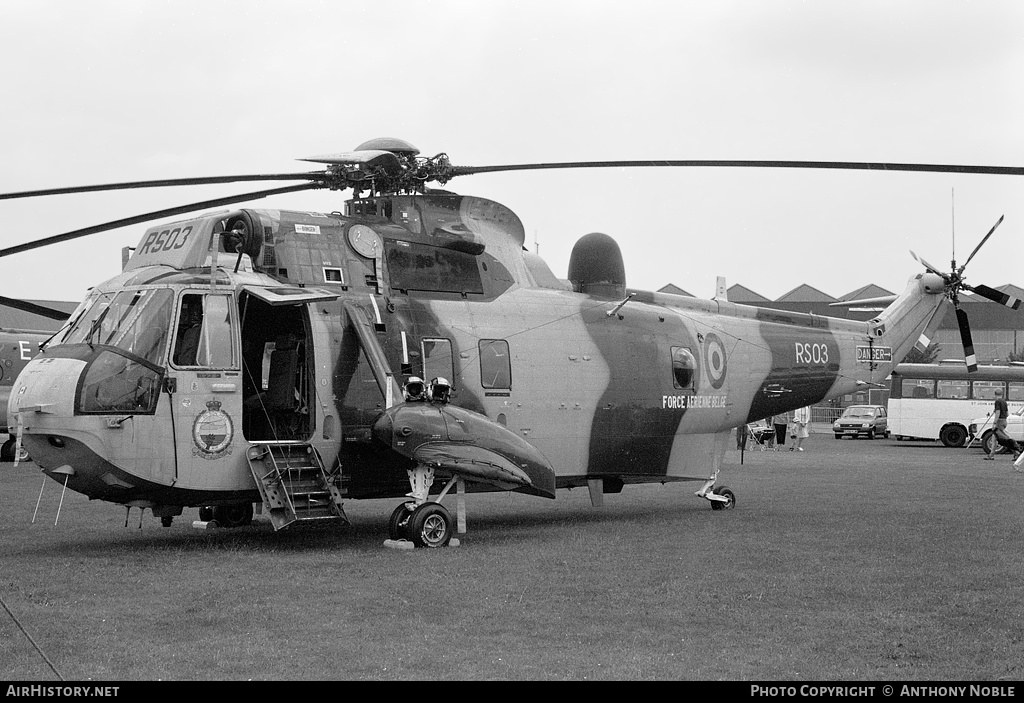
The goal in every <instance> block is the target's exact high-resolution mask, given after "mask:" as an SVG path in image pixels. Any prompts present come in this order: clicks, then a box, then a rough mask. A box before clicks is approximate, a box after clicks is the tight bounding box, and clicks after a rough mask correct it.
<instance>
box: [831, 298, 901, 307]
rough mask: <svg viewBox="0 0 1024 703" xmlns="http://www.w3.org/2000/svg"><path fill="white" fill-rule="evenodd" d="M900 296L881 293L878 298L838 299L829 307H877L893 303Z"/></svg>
mask: <svg viewBox="0 0 1024 703" xmlns="http://www.w3.org/2000/svg"><path fill="white" fill-rule="evenodd" d="M897 297H899V296H895V295H880V296H878V297H877V298H861V299H860V300H837V301H836V302H834V303H829V304H828V305H829V307H832V308H853V307H861V306H864V307H877V306H879V305H881V306H883V307H884V306H887V305H892V304H893V303H894V302H896V298H897Z"/></svg>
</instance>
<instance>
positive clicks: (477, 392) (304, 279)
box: [11, 193, 944, 507]
mask: <svg viewBox="0 0 1024 703" xmlns="http://www.w3.org/2000/svg"><path fill="white" fill-rule="evenodd" d="M231 221H235V222H244V225H245V227H244V228H243V229H244V230H245V231H246V232H247V233H248V234H247V236H248V238H247V239H246V244H245V246H244V247H243V251H244V252H245V253H244V255H243V254H238V255H236V254H235V253H234V252H233V251H232V250H231V249H230V247H229V248H227V249H225V248H224V245H223V244H222V243H221V240H222V239H223V237H222V236H221V235H220V232H221V231H222V230H223V229H224V228H225V223H227V224H231ZM227 229H228V230H230V229H231V228H230V227H227ZM254 235H255V236H254ZM591 237H593V235H591ZM606 240H607V238H603V236H598V238H597V239H590V240H588V241H587V242H586V243H585V244H583V243H581V247H582V248H581V251H580V261H582V262H584V263H582V264H581V265H579V266H577V267H576V269H575V270H574V271H571V276H570V279H571V280H561V279H558V278H556V277H555V276H554V275H553V274H552V273H551V271H550V270H549V269H548V267H547V266H546V264H544V263H543V262H542V261H541V260H540V259H539V258H537V257H536V256H533V255H531V254H529V253H528V252H526V251H524V249H523V241H524V233H523V227H522V224H521V223H520V221H519V219H518V218H517V217H516V216H515V214H514V213H512V212H511V211H509V210H508V209H507V208H505V207H503V206H501V205H499V204H497V203H494V202H492V201H488V200H483V199H480V198H473V197H463V196H458V195H454V194H447V193H435V194H430V195H419V196H390V197H387V198H379V199H376V200H369V201H355V202H353V203H350V210H349V214H348V215H340V214H334V215H321V214H315V213H299V212H286V211H276V210H262V211H259V210H245V211H236V212H234V213H229V214H224V213H218V214H214V215H207V216H203V217H200V218H196V219H194V220H189V221H185V222H179V223H175V224H174V225H164V226H161V227H155V228H151V229H150V230H149V231H147V233H146V235H145V236H144V237H143V239H142V241H141V242H140V244H139V247H137V249H136V252H135V254H134V256H133V258H132V260H131V261H130V262H129V264H128V265H127V267H126V270H125V272H124V273H123V274H121V275H120V276H118V277H117V278H115V279H113V280H112V281H108V282H107V283H105V284H102V285H100V286H97V287H96V288H95V289H94V291H93V292H92V294H91V295H92V297H93V298H95V299H99V298H101V297H102V296H111V295H113V294H115V293H117V292H120V291H126V290H139V291H157V290H169V291H171V293H170V295H171V300H172V302H171V303H168V304H169V305H171V306H172V307H171V308H169V309H170V310H171V311H172V313H169V315H170V319H172V320H177V319H178V318H179V311H180V310H181V309H182V306H183V305H184V303H183V302H182V301H183V300H184V297H185V296H187V295H194V296H200V295H202V296H209V295H218V296H229V298H230V304H229V306H228V307H229V308H230V310H229V313H228V314H227V317H228V318H229V319H228V320H226V321H225V325H226V327H225V329H227V328H228V327H230V330H231V331H230V335H231V340H230V342H229V343H230V344H231V345H233V349H234V350H235V351H234V353H233V355H230V354H229V355H226V356H225V357H224V358H225V359H227V358H230V359H232V360H231V361H230V362H224V363H221V364H220V365H219V366H218V365H215V364H214V365H207V366H205V367H195V366H185V365H180V364H176V363H175V361H174V357H173V350H172V344H171V343H167V344H165V347H164V349H163V351H162V352H161V353H162V356H157V357H153V358H150V359H148V361H149V362H150V365H149V367H147V368H150V367H151V368H150V373H152V374H155V375H156V376H157V377H158V378H159V384H160V389H161V392H160V393H159V394H158V396H150V395H147V396H146V397H145V401H146V403H148V404H147V405H145V407H144V408H142V407H141V401H140V407H139V408H134V409H133V408H130V407H117V408H115V407H110V410H111V411H110V412H100V411H91V412H83V407H87V404H86V405H83V403H86V401H84V400H83V398H82V388H83V385H84V386H88V383H84V384H83V381H82V379H83V378H85V377H86V376H87V375H88V373H89V368H91V367H92V365H94V364H95V355H96V353H97V352H96V349H95V345H86V344H77V345H76V344H64V345H55V346H51V347H50V348H49V349H47V350H46V351H45V352H44V353H43V354H42V355H41V356H40V357H39V358H38V359H37V360H36V361H33V362H32V363H31V364H30V365H29V367H28V368H27V369H26V372H25V373H23V374H22V375H21V377H19V380H18V382H17V384H16V385H17V386H18V391H17V392H16V393H15V395H14V396H13V397H12V401H11V409H12V411H20V412H21V415H22V421H23V426H24V430H23V432H24V436H23V441H24V443H25V446H26V447H27V448H28V450H29V452H30V454H31V455H32V457H33V459H34V460H35V461H36V462H37V463H39V464H40V466H42V467H43V469H44V470H45V471H47V472H49V473H50V474H51V475H54V476H55V477H57V478H59V480H61V482H64V481H65V480H67V481H68V487H70V488H73V489H75V490H79V491H81V492H83V493H86V494H87V495H90V496H92V497H97V498H102V499H104V500H111V501H114V502H118V503H125V504H137V505H146V506H148V507H152V506H154V505H156V506H164V505H179V506H180V505H204V504H210V503H214V502H218V501H230V500H239V499H240V498H245V497H249V498H251V497H252V496H253V495H255V491H254V489H253V477H252V475H251V473H250V471H249V468H248V467H247V465H246V462H245V458H244V457H245V451H246V449H247V448H248V447H250V446H252V444H253V443H258V442H260V441H267V440H268V436H266V435H261V434H260V433H259V432H260V431H259V430H257V429H254V428H255V427H256V423H255V422H254V421H253V418H251V417H249V416H248V415H247V413H250V412H252V410H251V409H250V405H249V404H247V402H246V401H247V399H248V398H250V397H251V396H252V395H253V394H255V393H256V391H258V390H259V388H258V385H259V384H258V383H255V382H254V381H253V379H254V378H258V377H259V376H260V374H259V372H258V370H257V369H256V368H255V367H256V366H257V365H258V364H259V361H260V359H261V358H262V354H263V348H264V347H265V346H266V345H267V343H268V342H269V341H270V340H272V339H273V336H272V334H273V331H272V330H270V331H268V329H267V328H269V327H275V326H279V327H281V328H282V329H283V328H287V330H288V331H289V333H291V334H292V335H293V336H295V337H298V338H299V342H300V348H301V349H303V356H302V357H301V362H300V369H301V372H300V376H301V379H300V380H301V382H300V383H298V384H297V385H296V390H295V392H296V394H297V395H300V394H301V395H302V397H301V398H300V402H299V405H300V407H301V408H302V413H303V415H302V417H301V418H299V419H297V420H295V419H294V418H293V420H294V422H293V423H292V427H293V428H297V429H294V430H293V434H292V435H289V437H288V440H289V441H295V442H302V443H304V444H307V445H311V446H313V447H314V448H316V449H317V450H318V451H319V452H320V454H321V455H322V457H323V459H324V462H325V463H326V464H328V465H330V466H340V468H341V471H342V472H343V475H344V476H345V490H346V493H347V495H348V496H349V497H354V498H359V497H384V496H403V495H405V494H406V492H407V491H408V488H409V484H408V479H407V474H406V470H407V469H408V468H409V467H410V466H411V465H412V464H413V463H414V462H415V458H414V457H415V456H416V455H415V453H414V452H413V451H412V449H411V448H409V447H407V446H406V445H405V441H404V440H403V439H401V438H400V437H399V435H398V434H397V432H398V430H397V428H395V427H392V425H387V426H386V431H385V430H382V429H381V428H382V427H383V425H381V424H380V422H381V418H382V417H383V416H384V415H385V413H391V415H394V416H395V417H397V415H396V413H398V412H399V411H397V410H393V408H395V407H396V406H400V405H401V403H402V399H401V395H400V390H399V389H400V386H401V383H402V382H403V381H404V380H405V379H407V378H408V377H410V376H419V377H422V378H424V379H426V380H428V381H429V380H430V378H432V377H434V376H445V377H447V378H449V380H450V381H451V385H452V386H453V389H454V393H453V396H452V400H451V404H452V405H453V406H457V407H458V408H460V409H461V410H460V411H459V412H458V413H449V414H448V415H447V416H445V415H444V414H443V413H441V414H438V415H437V417H433V416H430V417H427V416H426V415H425V414H424V413H419V414H418V417H420V416H422V417H420V420H417V422H421V425H420V427H421V429H422V432H420V434H422V435H423V436H422V437H421V438H420V439H419V440H417V441H419V442H420V443H421V444H422V445H429V444H430V443H431V442H435V443H437V444H438V445H439V446H440V445H443V446H444V447H445V451H452V452H455V453H458V450H459V448H460V447H461V448H463V449H465V450H466V451H465V452H464V455H463V456H460V457H456V458H455V459H453V460H452V461H451V463H450V466H448V469H449V472H450V473H452V474H456V475H465V477H466V478H467V480H471V481H473V482H474V483H475V485H476V486H477V487H479V488H482V489H485V490H486V489H491V490H493V489H502V488H503V489H508V488H514V489H517V490H527V492H537V493H539V494H545V495H546V494H547V491H546V489H545V490H539V489H537V490H532V491H531V490H530V487H529V486H528V485H526V484H524V483H520V484H515V483H514V482H513V483H509V482H508V481H507V480H505V479H499V478H488V477H489V476H496V475H497V474H498V473H501V467H500V466H499V464H501V463H502V462H503V461H506V460H507V461H508V462H509V463H508V465H507V469H508V471H507V472H506V474H505V476H506V477H507V476H511V475H512V474H514V473H515V471H516V470H517V468H516V467H517V466H518V467H525V466H527V465H531V466H532V465H534V464H535V465H537V466H538V467H543V465H544V464H545V462H546V465H547V466H548V467H550V470H551V471H553V473H554V476H555V485H557V486H558V487H566V486H576V485H585V484H586V483H587V481H588V479H595V478H601V479H605V480H606V481H607V482H608V484H609V485H613V486H614V485H616V484H618V485H621V484H622V483H635V482H648V481H664V480H676V479H683V478H691V479H700V480H705V479H706V478H707V477H708V476H709V475H710V474H712V473H714V472H716V471H717V469H718V467H719V465H720V463H721V461H722V457H723V455H724V451H725V446H726V440H727V437H728V436H729V433H730V430H731V429H732V428H734V427H737V426H740V425H743V424H744V423H747V422H750V421H752V420H756V419H760V418H763V417H767V416H769V415H772V414H775V413H779V412H784V411H788V410H793V409H796V408H799V407H802V406H806V405H810V404H813V403H816V402H819V401H821V400H824V399H826V398H829V397H834V396H836V395H840V394H844V393H849V392H851V391H852V390H854V389H855V388H857V387H858V385H861V384H863V383H879V382H882V381H884V379H885V378H886V376H887V375H888V374H889V372H890V370H891V368H892V364H893V362H894V361H898V360H899V359H901V358H902V357H903V355H904V354H905V353H906V352H907V351H908V350H909V349H910V347H911V346H913V344H914V342H915V341H916V340H917V338H918V336H919V335H920V333H921V332H922V331H923V330H924V329H925V328H926V327H927V326H928V324H929V323H930V322H931V321H932V320H933V319H936V315H935V313H936V311H938V310H939V309H940V307H941V305H942V301H943V300H944V298H943V295H942V292H943V291H942V281H941V279H939V277H937V276H934V275H933V274H922V275H920V276H917V277H915V278H913V279H911V280H910V282H909V284H908V288H907V291H906V293H904V295H903V296H901V297H900V298H899V300H897V302H896V303H894V304H893V305H892V306H890V308H888V309H887V310H886V311H885V312H883V313H881V314H880V315H879V317H878V318H877V319H875V320H872V321H869V322H854V321H848V320H842V319H835V318H826V317H820V316H815V315H803V314H798V313H785V312H779V311H775V310H765V309H760V308H756V307H750V306H744V305H738V304H734V303H729V302H726V301H716V300H710V301H709V300H698V299H694V298H687V297H680V296H674V295H668V294H660V293H648V292H640V291H632V290H628V289H626V287H625V281H624V277H623V276H622V275H621V273H620V272H621V269H622V262H621V260H617V261H616V260H615V259H616V257H618V251H617V247H614V245H609V243H608V241H606ZM211 242H212V246H211ZM211 254H212V255H213V260H210V258H208V257H209V256H210V255H211ZM574 257H575V254H574ZM605 264H608V265H605ZM211 266H213V267H217V268H218V269H219V273H218V274H216V278H217V280H216V281H214V282H211V280H210V267H211ZM312 289H315V291H313V294H314V298H311V300H312V302H304V303H298V304H293V305H291V306H288V307H287V310H288V312H286V313H283V312H280V311H281V310H283V309H285V308H274V307H273V306H274V305H275V304H276V303H265V304H264V302H260V301H262V300H264V298H267V299H269V297H270V296H271V295H272V294H278V293H281V294H284V295H285V297H287V295H292V294H294V295H300V294H304V293H310V292H311V290H312ZM257 298H259V301H258V300H257ZM624 301H625V302H624ZM247 315H248V317H247ZM166 334H167V337H168V338H169V339H170V338H173V337H174V335H175V332H174V329H173V323H172V328H169V329H168V330H167V332H166ZM112 339H113V338H112ZM119 343H120V342H119ZM225 343H228V342H225ZM122 346H123V344H122ZM121 351H124V350H123V349H122V350H121ZM119 353H120V352H119ZM266 383H267V382H266V379H265V377H264V388H266ZM407 415H409V414H408V413H407ZM427 415H429V413H428V414H427ZM389 417H390V416H389ZM431 423H433V424H431ZM481 423H486V424H481ZM392 424H393V423H392ZM204 427H213V428H215V429H214V430H204V429H202V428H204ZM431 428H435V429H436V431H435V429H431ZM392 430H394V432H395V434H394V435H393V437H391V438H390V439H389V437H388V436H385V435H386V434H387V432H389V431H392ZM406 431H407V433H411V432H413V430H412V429H409V428H406ZM417 432H419V430H417ZM204 433H205V434H204ZM414 434H415V433H414ZM416 436H419V435H416ZM527 445H528V446H527ZM169 446H173V447H174V448H175V450H174V451H173V452H172V451H169V450H168V447H169ZM417 446H419V445H417ZM428 448H429V447H428ZM406 449H408V451H406ZM435 449H436V447H435ZM470 450H473V451H470ZM482 452H492V454H491V456H494V457H496V461H495V462H492V464H491V465H488V466H487V467H486V470H481V471H479V472H476V473H474V471H475V468H474V466H483V464H484V463H486V462H481V461H479V460H477V459H476V458H475V457H478V456H481V455H482V454H481V453H482ZM436 454H437V452H435V453H434V455H436ZM62 467H71V469H73V470H72V471H71V472H70V473H69V471H68V470H67V468H64V470H63V471H60V469H61V468H62ZM442 468H443V467H442ZM542 470H543V468H537V471H542ZM55 471H56V473H54V472H55ZM488 472H491V473H488ZM495 472H497V473H495ZM515 480H520V481H525V482H527V483H528V481H529V479H521V478H520V479H515ZM534 488H535V489H536V488H537V486H536V485H534Z"/></svg>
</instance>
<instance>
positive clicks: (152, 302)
mask: <svg viewBox="0 0 1024 703" xmlns="http://www.w3.org/2000/svg"><path fill="white" fill-rule="evenodd" d="M173 300H174V295H173V293H172V292H171V291H170V290H168V289H156V290H152V289H150V290H134V291H120V292H118V293H116V294H114V293H104V294H101V295H98V296H96V298H94V299H93V300H92V301H90V302H91V304H89V306H88V307H87V308H86V310H85V311H84V312H83V313H82V314H81V315H80V316H79V317H78V319H77V320H76V321H75V323H74V324H73V325H72V326H71V328H70V329H69V330H68V332H67V334H65V335H64V338H63V339H62V340H61V343H62V344H89V345H90V346H95V345H98V344H105V345H110V346H114V347H117V348H119V349H123V350H124V351H126V352H129V353H131V354H134V355H135V356H137V357H140V358H142V359H145V360H146V361H148V362H150V363H152V364H156V365H162V364H163V361H164V355H165V354H166V350H167V339H168V330H169V329H170V323H171V308H172V304H173Z"/></svg>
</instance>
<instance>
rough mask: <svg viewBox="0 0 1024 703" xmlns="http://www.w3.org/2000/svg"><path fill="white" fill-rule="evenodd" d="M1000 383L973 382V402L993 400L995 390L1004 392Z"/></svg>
mask: <svg viewBox="0 0 1024 703" xmlns="http://www.w3.org/2000/svg"><path fill="white" fill-rule="evenodd" d="M1003 385H1004V384H1003V382H1002V381H973V382H972V383H971V397H972V398H974V399H975V400H995V397H996V390H1005V389H1004V388H1003Z"/></svg>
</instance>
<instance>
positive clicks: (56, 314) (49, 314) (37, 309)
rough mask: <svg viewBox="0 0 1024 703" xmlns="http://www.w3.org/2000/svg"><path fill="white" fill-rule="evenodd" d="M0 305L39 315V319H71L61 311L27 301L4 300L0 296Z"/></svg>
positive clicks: (68, 314)
mask: <svg viewBox="0 0 1024 703" xmlns="http://www.w3.org/2000/svg"><path fill="white" fill-rule="evenodd" d="M0 305H2V306H4V307H7V308H14V309H15V310H22V311H24V312H30V313H32V314H33V315H39V316H40V317H46V318H49V319H51V320H66V319H68V318H69V317H71V313H69V312H63V311H61V310H54V309H53V308H48V307H46V306H45V305H37V304H35V303H30V302H28V301H27V300H18V299H17V298H5V297H3V296H2V295H0Z"/></svg>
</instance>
